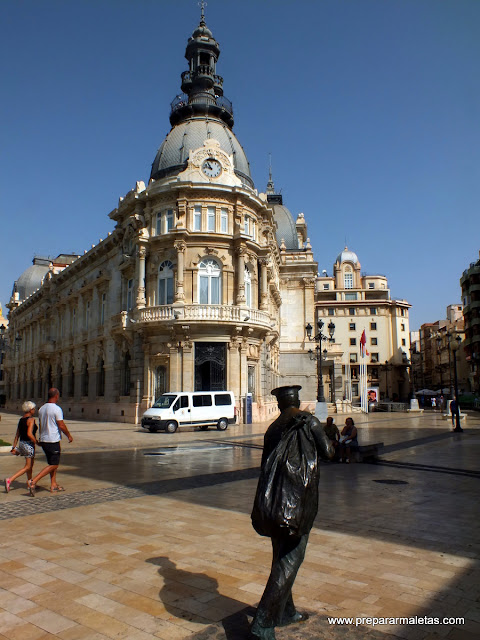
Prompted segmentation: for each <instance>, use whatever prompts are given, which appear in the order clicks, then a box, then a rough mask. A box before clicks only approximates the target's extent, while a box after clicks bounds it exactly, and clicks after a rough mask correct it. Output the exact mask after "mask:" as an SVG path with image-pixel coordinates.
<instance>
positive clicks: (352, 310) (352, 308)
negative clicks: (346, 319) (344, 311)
mask: <svg viewBox="0 0 480 640" xmlns="http://www.w3.org/2000/svg"><path fill="white" fill-rule="evenodd" d="M348 315H349V316H354V315H355V307H350V308H349V310H348Z"/></svg>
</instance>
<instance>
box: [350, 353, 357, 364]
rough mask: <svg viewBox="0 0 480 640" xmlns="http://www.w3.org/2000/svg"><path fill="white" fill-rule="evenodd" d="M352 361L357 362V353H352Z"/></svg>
mask: <svg viewBox="0 0 480 640" xmlns="http://www.w3.org/2000/svg"><path fill="white" fill-rule="evenodd" d="M350 362H357V354H356V353H351V354H350Z"/></svg>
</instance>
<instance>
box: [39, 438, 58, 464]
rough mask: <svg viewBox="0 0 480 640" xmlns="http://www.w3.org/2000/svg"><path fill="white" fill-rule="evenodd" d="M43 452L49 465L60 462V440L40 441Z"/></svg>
mask: <svg viewBox="0 0 480 640" xmlns="http://www.w3.org/2000/svg"><path fill="white" fill-rule="evenodd" d="M40 444H41V446H42V449H43V453H44V454H45V455H46V456H47V463H48V464H49V465H50V464H51V465H57V464H60V442H41V443H40Z"/></svg>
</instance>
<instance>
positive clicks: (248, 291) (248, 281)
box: [244, 267, 252, 307]
mask: <svg viewBox="0 0 480 640" xmlns="http://www.w3.org/2000/svg"><path fill="white" fill-rule="evenodd" d="M244 282H245V304H246V305H247V307H251V306H252V274H251V273H250V270H249V268H248V267H245V275H244Z"/></svg>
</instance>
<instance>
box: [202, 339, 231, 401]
mask: <svg viewBox="0 0 480 640" xmlns="http://www.w3.org/2000/svg"><path fill="white" fill-rule="evenodd" d="M226 361H227V345H226V344H225V343H224V342H196V343H195V391H223V390H224V389H226V386H227V376H226V371H227V367H226Z"/></svg>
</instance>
